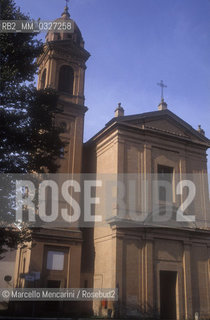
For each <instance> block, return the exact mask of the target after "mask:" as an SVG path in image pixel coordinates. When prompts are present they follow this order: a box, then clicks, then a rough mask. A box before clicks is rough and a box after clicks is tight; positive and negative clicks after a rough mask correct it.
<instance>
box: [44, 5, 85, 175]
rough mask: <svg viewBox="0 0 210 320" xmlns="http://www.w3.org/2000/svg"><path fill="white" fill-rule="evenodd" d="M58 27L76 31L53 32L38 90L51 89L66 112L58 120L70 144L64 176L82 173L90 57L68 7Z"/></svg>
mask: <svg viewBox="0 0 210 320" xmlns="http://www.w3.org/2000/svg"><path fill="white" fill-rule="evenodd" d="M55 22H57V23H58V24H63V23H64V24H65V25H71V28H72V30H73V32H71V33H70V32H67V31H55V32H53V31H49V32H48V33H47V35H46V42H45V45H44V51H43V54H42V55H41V56H40V57H39V59H38V65H39V77H38V89H44V88H47V87H50V88H53V89H55V90H56V91H57V92H58V94H59V102H58V103H59V106H61V107H62V109H63V113H62V114H61V115H59V116H58V117H57V119H56V121H57V122H58V123H59V124H60V125H61V126H62V127H63V128H64V131H65V132H64V133H63V135H62V137H63V139H64V141H66V142H67V146H66V148H65V152H64V155H63V157H62V158H61V159H59V164H60V169H59V172H60V173H80V172H81V163H82V144H83V128H84V115H85V112H86V111H87V107H85V105H84V102H85V97H84V83H85V70H86V61H87V60H88V58H89V56H90V54H89V53H88V51H86V50H85V49H84V40H83V38H82V34H81V32H80V30H79V28H78V26H77V24H76V23H75V22H74V21H73V20H72V19H70V14H69V9H68V7H67V6H66V7H65V8H64V12H63V13H62V15H61V17H60V18H58V19H56V20H55Z"/></svg>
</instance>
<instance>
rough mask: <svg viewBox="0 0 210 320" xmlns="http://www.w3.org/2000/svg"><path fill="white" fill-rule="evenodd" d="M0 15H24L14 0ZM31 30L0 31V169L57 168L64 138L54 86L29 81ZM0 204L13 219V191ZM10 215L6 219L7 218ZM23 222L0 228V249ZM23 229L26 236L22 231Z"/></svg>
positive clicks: (33, 52)
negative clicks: (58, 122) (39, 84)
mask: <svg viewBox="0 0 210 320" xmlns="http://www.w3.org/2000/svg"><path fill="white" fill-rule="evenodd" d="M0 5H1V8H0V9H1V15H0V17H1V20H18V19H19V20H27V19H29V17H28V16H26V15H24V14H23V13H21V11H20V9H19V8H17V7H16V5H15V3H14V1H13V0H0ZM36 36H37V35H36V34H34V33H32V34H31V33H0V52H1V54H0V99H1V100H0V132H1V140H0V173H1V177H0V179H1V183H0V185H1V186H3V185H4V179H5V174H7V177H6V180H7V181H8V175H10V174H11V173H32V172H39V173H40V172H51V173H54V172H56V171H57V169H58V167H59V166H58V163H57V162H56V160H57V159H58V158H59V157H60V155H61V150H62V149H63V148H64V146H65V144H64V142H63V141H62V140H61V138H60V133H61V132H62V128H61V127H58V126H57V125H56V123H55V117H56V114H57V113H61V112H62V110H60V109H59V108H58V107H57V101H58V95H57V93H56V92H55V91H54V90H53V89H50V88H48V89H45V90H37V89H36V88H35V86H34V84H33V81H34V79H35V74H36V72H37V64H36V58H37V57H38V56H39V55H40V54H41V53H42V50H43V49H42V42H41V41H38V40H37V39H36ZM3 189H4V188H0V194H1V195H2V196H1V198H2V197H4V201H3V202H4V203H6V201H5V197H7V199H9V200H8V201H7V204H6V205H5V206H4V207H2V206H1V209H0V213H1V223H3V224H4V222H5V221H9V220H11V221H12V209H11V207H12V196H11V194H10V196H9V195H8V193H7V194H5V190H7V188H6V189H5V190H3ZM8 215H9V220H8ZM27 231H28V230H27V227H26V228H25V227H23V226H22V228H17V227H16V226H15V228H14V225H13V224H12V222H11V224H9V225H7V227H6V228H1V231H0V253H1V251H2V250H4V249H3V247H4V245H7V246H8V247H10V248H14V247H15V245H16V244H17V243H22V242H23V241H24V240H25V239H28V232H27ZM26 235H27V237H26Z"/></svg>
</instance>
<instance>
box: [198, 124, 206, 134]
mask: <svg viewBox="0 0 210 320" xmlns="http://www.w3.org/2000/svg"><path fill="white" fill-rule="evenodd" d="M198 132H199V133H200V134H202V135H203V136H205V131H204V130H203V129H202V128H201V125H200V124H199V125H198Z"/></svg>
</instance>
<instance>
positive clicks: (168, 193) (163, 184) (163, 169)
mask: <svg viewBox="0 0 210 320" xmlns="http://www.w3.org/2000/svg"><path fill="white" fill-rule="evenodd" d="M173 171H174V168H173V167H167V166H162V165H158V181H159V190H158V194H159V200H160V201H164V202H172V200H173V193H172V184H173Z"/></svg>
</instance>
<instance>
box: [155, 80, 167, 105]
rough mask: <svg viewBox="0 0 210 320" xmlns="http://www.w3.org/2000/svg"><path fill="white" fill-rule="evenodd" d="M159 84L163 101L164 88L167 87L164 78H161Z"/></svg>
mask: <svg viewBox="0 0 210 320" xmlns="http://www.w3.org/2000/svg"><path fill="white" fill-rule="evenodd" d="M157 85H158V86H160V87H161V101H163V100H164V98H163V88H167V86H166V85H165V84H164V83H163V80H161V81H160V83H157Z"/></svg>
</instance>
